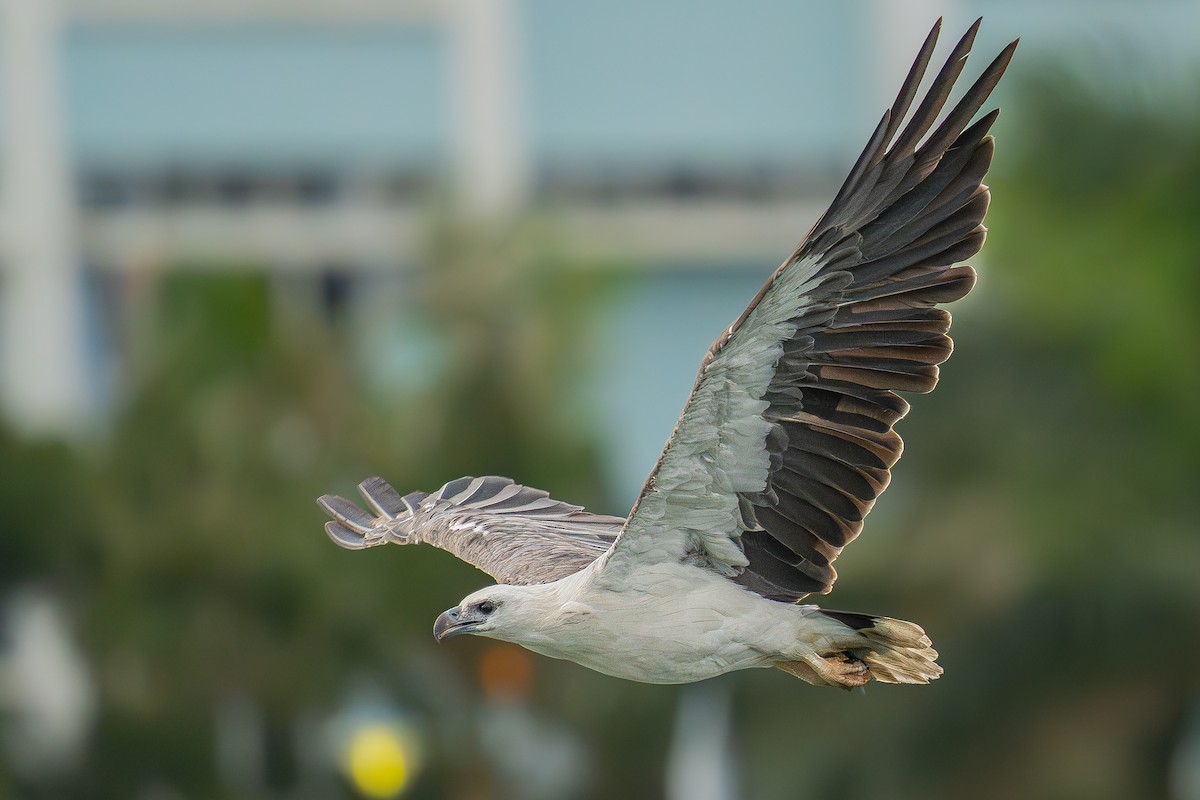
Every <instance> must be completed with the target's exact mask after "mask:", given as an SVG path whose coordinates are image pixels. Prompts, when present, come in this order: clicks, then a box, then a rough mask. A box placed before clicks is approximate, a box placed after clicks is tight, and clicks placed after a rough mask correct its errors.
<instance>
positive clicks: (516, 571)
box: [317, 476, 625, 584]
mask: <svg viewBox="0 0 1200 800" xmlns="http://www.w3.org/2000/svg"><path fill="white" fill-rule="evenodd" d="M358 489H359V492H360V493H361V494H362V496H363V499H364V500H365V501H366V504H367V506H368V507H369V508H370V509H371V511H370V512H368V511H364V510H363V509H362V508H360V507H359V506H358V505H356V504H355V503H353V502H351V501H350V500H347V499H345V498H343V497H337V496H335V495H325V496H324V497H321V498H320V499H319V500H318V501H317V502H318V503H319V504H320V506H321V508H323V509H324V510H325V512H326V513H327V514H329V516H330V517H332V521H331V522H327V523H325V531H326V532H327V533H328V534H329V536H330V538H331V539H333V540H334V541H335V542H337V543H338V544H339V545H341V546H342V547H345V548H348V549H352V550H359V549H362V548H365V547H374V546H376V545H381V544H388V543H393V544H421V543H424V544H431V545H433V546H434V547H439V548H441V549H443V550H447V551H449V552H451V553H453V554H454V555H456V556H458V557H459V558H461V559H462V560H463V561H466V562H467V563H469V564H472V565H474V566H475V567H478V568H479V569H481V570H483V571H484V572H486V573H488V574H489V575H491V576H492V577H493V578H495V579H496V581H497V582H498V583H508V584H534V583H546V582H549V581H553V580H557V579H559V578H563V577H566V576H567V575H570V574H572V573H574V572H578V571H579V570H580V569H582V568H583V567H585V566H587V565H588V564H590V563H591V562H593V561H595V560H596V558H597V557H598V556H600V555H601V554H603V553H604V551H605V550H607V549H608V547H609V545H610V544H612V541H613V539H615V538H616V534H617V531H618V530H620V527H621V525H622V524H623V523H624V522H625V520H624V519H622V518H621V517H607V516H602V515H600V514H590V513H588V512H586V511H584V510H583V509H582V508H580V507H579V506H574V505H570V504H569V503H563V502H560V501H558V500H555V499H553V498H552V497H550V496H549V495H548V494H547V493H546V492H544V491H542V490H540V489H533V488H530V487H528V486H521V485H520V484H517V483H513V482H512V481H511V480H509V479H508V478H498V477H494V476H487V477H483V478H470V477H467V478H459V479H457V480H453V481H450V482H449V483H447V484H446V485H445V486H443V487H442V488H441V489H438V490H437V491H435V492H433V493H431V494H425V493H424V492H414V493H413V494H409V495H405V496H404V497H401V496H400V494H399V493H398V492H397V491H396V490H395V489H393V488H392V486H391V485H390V484H388V483H387V482H386V481H384V480H383V479H381V478H369V479H367V480H365V481H363V482H362V483H361V484H359V487H358Z"/></svg>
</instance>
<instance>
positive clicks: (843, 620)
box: [775, 607, 942, 689]
mask: <svg viewBox="0 0 1200 800" xmlns="http://www.w3.org/2000/svg"><path fill="white" fill-rule="evenodd" d="M810 608H812V610H813V611H816V612H819V614H820V617H821V618H824V619H825V620H828V621H830V622H832V623H834V624H835V626H836V627H834V626H830V627H832V628H833V629H832V630H829V629H826V630H823V631H821V632H822V633H823V634H824V637H822V638H825V640H826V641H828V642H831V643H832V645H833V646H832V647H830V648H828V649H826V650H824V651H821V652H817V653H814V654H813V656H812V657H807V658H804V659H803V660H800V661H779V662H776V664H775V666H777V667H779V668H780V669H782V670H784V671H785V672H789V673H791V674H793V675H795V676H797V677H799V678H803V679H804V680H806V681H808V682H809V683H812V684H815V685H817V686H840V687H842V688H844V689H852V688H854V687H855V686H862V685H864V684H866V683H867V682H868V681H871V680H877V681H881V682H883V683H929V682H930V681H931V680H934V679H935V678H937V677H938V676H939V675H941V674H942V668H941V667H940V666H938V664H937V657H938V654H937V651H936V650H934V649H933V646H932V642H930V641H929V637H928V636H926V635H925V631H923V630H921V626H919V625H916V624H914V623H912V622H905V621H904V620H899V619H891V618H890V617H873V616H871V615H870V614H855V613H852V612H847V611H829V610H827V609H824V608H815V607H810Z"/></svg>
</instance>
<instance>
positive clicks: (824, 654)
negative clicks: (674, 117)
mask: <svg viewBox="0 0 1200 800" xmlns="http://www.w3.org/2000/svg"><path fill="white" fill-rule="evenodd" d="M940 24H941V23H940V21H939V23H938V25H936V26H934V29H933V30H932V31H931V32H930V34H929V36H928V37H927V38H926V39H925V42H924V44H923V45H922V47H921V50H920V53H919V54H918V56H917V59H916V61H915V63H914V64H913V67H912V69H911V70H910V71H909V73H908V75H907V77H906V78H905V80H904V82H903V85H902V86H901V89H900V93H899V95H898V96H897V97H896V101H895V103H894V105H893V106H892V107H891V108H890V109H889V110H888V111H886V112H885V113H884V115H883V118H882V119H881V120H880V121H879V125H878V127H876V129H875V131H874V133H873V134H872V135H871V138H870V141H869V142H868V143H867V146H866V149H865V150H863V152H862V155H861V156H860V157H859V158H858V161H857V162H856V163H855V164H854V166H853V168H852V169H851V171H850V175H849V177H847V178H846V181H845V183H844V184H843V185H842V187H841V189H840V190H839V191H838V193H837V195H836V196H835V197H834V199H833V202H832V204H831V205H830V206H829V209H828V210H827V211H826V212H825V214H824V216H822V217H821V219H820V220H819V221H818V222H817V224H816V225H815V226H814V227H813V229H812V231H811V232H810V233H809V234H808V236H807V237H806V238H805V239H804V241H803V242H802V243H801V244H800V246H799V247H798V248H797V249H796V251H795V252H794V253H793V254H792V255H791V256H789V257H788V259H787V260H786V261H784V263H783V265H782V266H781V267H779V269H777V270H776V271H775V272H774V274H772V275H771V277H770V278H769V279H768V280H767V283H766V285H765V286H764V287H763V288H762V290H761V291H760V292H759V293H758V295H757V296H756V297H755V298H754V299H753V300H752V301H751V302H750V306H749V308H747V309H746V311H745V312H744V313H743V314H742V315H741V317H740V318H738V319H737V321H735V322H734V323H733V324H732V325H731V326H730V327H729V328H728V329H727V330H726V331H724V332H723V333H722V334H721V336H720V337H719V338H718V339H717V341H716V342H715V343H714V344H713V346H712V348H711V349H710V350H709V352H708V354H707V356H705V358H704V361H703V363H702V365H701V367H700V373H699V375H698V377H697V379H696V384H695V387H694V389H693V391H692V394H691V397H690V398H689V399H688V401H687V405H686V406H685V408H684V410H683V414H682V416H681V417H680V419H679V422H678V424H677V425H676V426H675V430H674V431H673V432H672V433H671V437H670V439H669V440H668V441H667V444H666V447H665V449H664V450H663V452H662V455H661V457H660V458H659V460H658V464H657V465H656V466H655V467H654V470H653V471H652V472H651V474H650V477H649V478H648V479H647V481H646V483H645V486H644V487H643V489H642V491H641V495H640V496H639V498H638V500H637V502H636V503H635V504H634V506H633V510H632V511H630V513H629V516H628V518H620V517H609V516H600V515H596V514H590V513H588V512H585V511H584V510H583V509H582V508H580V507H578V506H573V505H570V504H567V503H563V502H559V501H557V500H554V499H552V498H550V497H549V496H548V495H547V493H546V492H543V491H540V490H538V489H533V488H529V487H526V486H521V485H519V484H516V483H514V482H513V481H511V480H509V479H507V478H497V477H484V478H459V479H458V480H455V481H451V482H450V483H448V484H446V485H445V486H443V487H441V488H440V489H438V490H437V491H435V492H433V493H431V494H425V493H423V492H416V493H413V494H409V495H406V496H403V497H402V496H400V494H399V493H398V492H396V490H395V489H393V488H392V487H391V486H390V485H389V484H387V483H386V482H384V481H383V480H382V479H380V478H371V479H369V480H367V481H364V482H363V483H362V484H361V485H360V487H359V489H360V491H361V493H362V495H363V497H364V498H365V499H366V504H367V506H368V508H369V511H364V510H362V509H361V508H359V507H358V506H357V505H355V504H354V503H352V502H350V501H349V500H346V499H344V498H341V497H335V496H325V497H322V498H321V499H320V501H319V502H320V504H321V506H322V508H323V509H324V510H325V511H326V512H327V513H328V514H329V515H330V516H331V517H332V518H333V521H331V522H329V523H327V524H326V530H327V532H328V533H329V535H330V536H331V537H332V538H333V540H334V541H335V542H337V543H338V544H339V545H341V546H343V547H347V548H351V549H359V548H365V547H372V546H375V545H381V544H387V543H394V544H419V543H426V544H431V545H433V546H435V547H440V548H442V549H444V550H449V551H450V552H451V553H453V554H454V555H456V556H458V557H459V558H461V559H463V560H464V561H467V562H469V563H471V564H473V565H475V566H476V567H478V568H479V569H481V570H483V571H484V572H486V573H488V574H490V575H491V576H492V577H493V578H495V580H496V581H497V585H494V586H489V587H487V588H485V589H481V590H479V591H478V592H475V593H473V594H471V595H469V596H468V597H466V598H465V599H464V600H463V601H462V602H461V603H459V604H458V605H457V606H455V607H454V608H451V609H450V610H448V611H446V612H445V613H443V614H442V615H441V616H439V617H438V619H437V622H436V624H435V625H434V635H435V636H436V637H437V638H438V639H439V640H442V639H446V638H449V637H451V636H456V635H458V634H461V633H474V634H479V635H481V636H490V637H493V638H496V639H503V640H506V641H509V642H515V643H516V644H519V645H523V646H524V647H527V648H529V649H530V650H533V651H535V652H537V653H543V654H545V655H548V656H552V657H555V658H563V659H567V660H570V661H575V662H577V663H579V664H582V665H584V666H586V667H590V668H592V669H595V670H598V671H600V672H603V673H606V674H608V675H615V676H617V677H621V678H628V679H630V680H635V681H646V682H650V683H685V682H689V681H698V680H702V679H704V678H710V677H712V676H714V675H720V674H722V673H724V672H729V671H730V670H735V669H744V668H746V667H778V668H780V669H783V670H786V671H787V672H790V673H792V674H794V675H796V676H798V677H800V678H803V679H804V680H806V681H808V682H810V683H814V684H817V685H828V686H840V687H846V688H849V687H854V686H861V685H863V684H865V683H866V682H868V681H870V680H871V679H875V680H879V681H885V682H889V683H927V682H928V681H930V680H932V679H933V678H936V677H937V676H938V675H940V674H941V672H942V669H941V667H939V666H938V665H937V663H936V659H937V653H936V652H935V651H934V650H933V648H932V647H931V646H930V641H929V638H928V637H927V636H926V635H925V632H924V631H923V630H921V628H920V627H918V626H917V625H915V624H913V623H911V622H903V621H900V620H895V619H889V618H886V617H877V616H870V615H867V614H858V613H849V612H842V611H829V610H826V609H822V608H818V607H817V606H815V605H811V604H805V603H804V602H803V600H804V598H805V597H806V596H808V595H809V594H813V593H816V594H825V593H828V592H829V591H830V589H831V588H832V586H833V582H834V579H835V578H836V573H835V571H834V568H833V561H834V559H836V558H837V556H838V554H839V553H841V551H842V548H843V547H845V546H846V544H847V543H848V542H850V541H851V540H852V539H854V538H855V537H856V536H858V534H859V531H861V530H862V527H863V519H864V518H865V517H866V515H867V512H868V511H870V510H871V507H872V505H874V503H875V500H876V498H877V497H879V495H880V494H881V493H882V492H883V490H884V488H885V487H886V486H887V484H888V480H889V477H890V470H891V467H892V465H893V464H895V463H896V460H897V459H898V458H899V457H900V451H901V441H900V437H899V436H898V435H897V434H896V432H895V431H894V430H893V426H894V425H895V424H896V422H897V421H898V420H899V419H900V418H901V417H903V416H904V415H905V413H906V412H907V411H908V404H907V403H906V402H905V401H904V400H903V399H901V398H900V397H899V395H898V394H897V392H929V391H931V390H932V389H933V387H934V385H935V384H936V383H937V379H938V365H939V364H941V363H942V362H943V361H945V360H946V359H947V358H948V357H949V355H950V350H951V342H950V338H949V337H948V336H947V335H946V334H947V331H948V330H949V328H950V315H949V313H947V312H946V311H945V310H943V309H942V308H940V307H939V306H940V305H941V304H942V303H947V302H950V301H952V300H957V299H959V298H961V297H963V296H964V295H965V294H966V293H967V292H968V291H970V289H971V287H972V286H973V285H974V283H975V272H974V271H973V270H972V269H971V268H970V267H968V266H961V265H960V266H956V264H958V263H959V262H961V261H962V260H963V259H965V258H968V257H970V256H972V255H974V254H975V253H976V252H978V251H979V248H980V247H981V246H982V244H983V239H984V232H985V228H984V226H983V218H984V214H985V212H986V211H987V207H988V198H989V194H988V188H987V186H985V185H984V184H983V178H984V174H985V173H986V172H987V169H988V165H989V164H990V162H991V159H992V151H993V140H992V137H991V136H989V135H988V130H989V129H990V128H991V126H992V123H993V122H994V121H995V119H996V115H997V113H998V110H993V111H991V112H990V113H987V114H984V115H983V116H982V117H980V118H979V119H978V120H977V121H974V122H972V119H973V118H974V117H975V115H976V113H977V112H978V111H979V109H980V108H981V106H982V105H983V103H984V102H985V101H986V100H987V97H988V95H989V94H990V93H991V91H992V89H993V88H994V87H995V85H996V83H997V81H999V79H1000V76H1001V75H1002V74H1003V72H1004V70H1005V68H1006V67H1007V66H1008V63H1009V60H1010V59H1011V57H1012V54H1013V50H1014V48H1015V46H1016V42H1013V43H1012V44H1010V45H1009V46H1008V47H1006V48H1005V49H1004V50H1003V51H1002V52H1001V53H1000V54H999V55H998V56H997V57H996V58H995V60H993V61H992V62H991V63H990V64H989V65H988V66H987V68H986V69H984V70H983V73H982V75H981V76H980V77H979V79H978V80H976V81H975V83H974V84H972V85H971V87H970V88H969V89H967V90H966V91H965V92H964V93H963V95H962V97H961V99H959V100H958V102H957V103H956V104H955V105H954V106H953V107H952V108H950V110H949V111H948V112H946V113H945V114H944V115H943V114H942V110H943V108H944V107H945V106H946V104H947V100H948V97H949V95H950V93H951V89H952V87H953V86H954V83H955V81H956V80H957V78H958V77H959V74H960V73H961V72H962V69H963V66H964V64H965V62H966V58H967V53H968V51H969V50H970V48H971V45H972V42H973V41H974V38H975V33H976V30H977V28H978V26H979V22H978V21H977V22H976V23H975V24H974V25H973V26H971V28H970V29H969V30H968V31H967V33H966V35H965V36H964V37H963V38H962V40H961V41H959V42H958V44H957V45H956V46H955V47H954V50H953V51H952V52H951V53H950V56H949V58H948V59H947V61H946V63H945V65H944V66H943V67H942V69H941V71H940V72H939V73H938V74H937V76H936V77H935V78H934V79H933V81H932V83H931V84H930V86H929V88H928V90H927V92H926V93H925V94H924V96H923V97H921V98H920V99H919V100H918V97H917V94H918V91H917V90H918V86H919V84H920V83H921V80H922V77H923V76H924V74H925V71H926V68H927V67H928V65H929V61H930V57H931V55H932V53H933V49H934V45H935V43H936V41H937V34H938V31H939V29H940ZM914 101H917V102H916V105H915V109H913V110H912V113H911V115H910V114H909V111H910V108H911V107H912V106H913V103H914ZM905 118H907V123H905ZM939 118H940V122H939Z"/></svg>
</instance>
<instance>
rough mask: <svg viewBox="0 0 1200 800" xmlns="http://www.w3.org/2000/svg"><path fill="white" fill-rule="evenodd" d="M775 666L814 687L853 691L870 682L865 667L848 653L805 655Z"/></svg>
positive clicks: (777, 662)
mask: <svg viewBox="0 0 1200 800" xmlns="http://www.w3.org/2000/svg"><path fill="white" fill-rule="evenodd" d="M775 666H777V667H779V669H781V670H783V671H784V672H786V673H788V674H790V675H795V676H796V677H797V678H800V679H801V680H803V681H807V682H808V683H811V684H813V685H814V686H840V687H841V688H843V689H853V688H855V687H857V686H864V685H866V684H867V683H868V682H869V681H870V680H871V671H870V669H869V668H868V667H867V665H866V664H865V663H864V662H862V661H860V660H859V659H857V658H855V657H854V656H852V655H851V654H849V653H834V654H832V655H829V656H819V655H817V654H816V653H813V654H811V655H807V656H805V657H804V659H803V660H802V661H776V662H775Z"/></svg>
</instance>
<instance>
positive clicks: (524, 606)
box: [433, 584, 538, 642]
mask: <svg viewBox="0 0 1200 800" xmlns="http://www.w3.org/2000/svg"><path fill="white" fill-rule="evenodd" d="M529 588H530V587H527V586H507V585H504V584H498V585H496V586H489V587H487V588H486V589H480V590H479V591H477V592H474V593H473V594H469V595H467V596H466V597H465V598H463V601H462V602H461V603H459V604H458V605H457V606H455V607H454V608H450V609H447V610H446V611H443V612H442V613H441V614H440V615H439V616H438V618H437V621H436V622H435V623H434V624H433V638H435V639H437V640H438V641H439V642H440V641H442V640H443V639H449V638H450V637H451V636H458V635H459V634H460V633H477V634H479V635H480V636H488V637H491V638H493V639H504V640H505V641H514V640H515V639H516V638H518V634H519V632H521V631H524V630H527V629H528V622H529V621H528V619H527V618H528V617H529V616H530V614H531V613H533V614H538V612H537V610H536V609H532V608H530V606H531V604H536V602H537V601H536V599H535V598H534V597H532V596H531V595H532V593H531V592H530V591H529Z"/></svg>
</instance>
